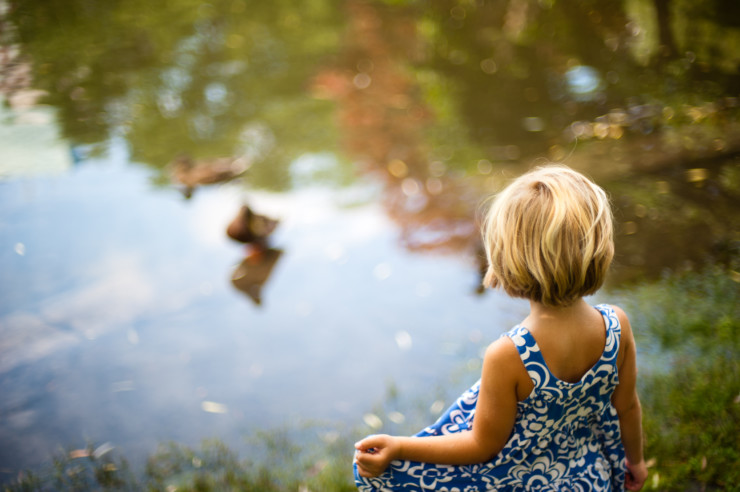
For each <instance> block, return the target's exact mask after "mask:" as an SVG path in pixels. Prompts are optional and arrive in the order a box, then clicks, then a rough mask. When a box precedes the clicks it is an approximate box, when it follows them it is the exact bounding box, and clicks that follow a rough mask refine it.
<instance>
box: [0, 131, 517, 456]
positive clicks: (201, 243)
mask: <svg viewBox="0 0 740 492" xmlns="http://www.w3.org/2000/svg"><path fill="white" fill-rule="evenodd" d="M126 160H127V157H126V155H125V153H124V151H123V150H122V148H121V146H120V145H114V146H113V152H112V155H111V157H110V158H109V159H104V160H97V161H95V160H93V161H89V162H82V163H81V164H79V165H78V166H77V167H74V168H72V169H71V170H70V171H69V172H68V173H67V174H64V175H61V176H56V177H38V178H34V179H16V180H11V181H6V182H3V183H2V184H0V192H1V193H0V209H2V211H3V216H4V217H5V218H6V221H5V224H4V226H3V235H2V236H3V253H2V256H0V261H1V262H2V269H1V270H2V272H3V274H2V276H3V283H2V285H3V295H2V297H1V298H0V320H1V321H0V326H2V327H3V328H2V331H3V337H2V340H3V349H2V353H3V357H2V360H0V383H1V384H2V387H3V394H4V398H3V414H4V415H6V417H7V418H4V419H3V420H2V423H1V424H0V439H1V440H2V441H3V442H4V443H5V445H4V446H3V451H2V452H0V453H1V455H0V462H2V463H3V466H4V467H8V468H14V467H21V466H26V465H29V464H33V463H37V460H39V459H40V458H41V457H43V456H46V455H47V453H49V452H53V451H54V450H55V449H56V448H57V446H67V445H71V446H78V447H79V446H83V445H84V444H85V441H86V440H87V439H92V440H95V441H97V442H102V441H110V442H111V443H113V444H114V445H116V446H121V447H122V449H124V450H126V451H129V452H131V453H132V457H135V456H137V455H145V454H146V453H148V452H151V451H152V450H153V449H154V448H155V447H156V444H157V443H158V442H161V441H167V440H177V441H182V442H185V443H192V444H195V443H197V442H199V440H200V438H205V437H221V438H224V439H226V440H227V441H231V442H234V443H237V444H238V443H240V436H241V435H243V434H245V433H247V432H249V431H250V430H254V429H256V428H264V427H270V426H276V425H279V424H284V423H290V422H296V421H301V420H303V419H338V420H340V421H345V422H353V423H359V422H360V421H361V416H362V415H363V414H364V413H366V412H367V411H368V410H369V409H370V408H371V407H372V406H373V405H375V404H377V403H378V402H379V401H380V400H382V398H383V395H384V394H385V390H386V385H387V384H388V383H389V382H393V383H394V384H395V385H396V386H397V387H398V388H399V389H401V390H404V391H405V390H409V391H417V390H418V388H425V387H430V386H433V385H434V384H435V383H436V382H437V381H438V380H439V375H440V372H442V373H447V372H450V371H452V370H453V369H457V368H459V366H460V364H461V361H464V360H466V358H469V357H476V356H477V354H478V348H479V344H478V343H474V342H477V341H479V340H480V339H481V338H482V337H483V336H485V337H487V338H491V337H495V336H496V335H497V334H498V333H499V332H500V330H503V329H504V328H505V327H506V326H508V325H510V324H511V323H513V322H515V321H516V319H517V318H518V317H519V316H520V315H521V314H522V312H523V310H522V309H523V306H522V305H520V304H518V303H511V302H510V301H509V300H508V299H505V298H504V297H503V296H500V295H497V294H493V295H490V296H487V297H483V298H481V297H478V296H476V294H475V287H476V284H477V281H478V277H477V271H476V268H475V263H474V262H473V261H472V259H471V258H465V257H461V258H460V257H458V258H456V257H447V258H445V257H437V256H434V255H415V254H412V253H409V252H407V251H406V250H404V249H403V248H401V247H400V246H399V241H398V231H397V229H396V228H395V227H394V225H393V223H392V222H391V221H390V220H389V219H388V218H387V216H386V215H385V214H384V213H383V210H382V209H381V208H380V207H379V206H378V205H377V204H375V203H374V202H373V201H370V200H367V201H366V202H365V203H360V204H356V203H355V202H356V201H357V199H358V197H359V198H362V197H368V198H371V197H372V196H373V194H374V193H375V189H374V188H373V187H365V188H363V187H361V186H357V187H354V188H350V189H340V190H332V189H329V188H322V187H305V188H299V189H297V190H295V191H293V192H290V193H282V194H275V193H267V192H252V193H249V200H248V201H249V203H250V205H251V206H252V207H254V208H255V209H258V210H260V211H261V212H262V213H265V214H267V215H270V216H273V217H276V218H279V219H280V225H279V227H278V229H277V230H276V232H275V233H274V235H273V237H272V238H271V245H272V246H274V247H278V248H280V249H282V250H283V251H284V253H283V255H282V256H281V257H280V258H279V260H278V261H277V263H276V266H275V268H274V269H273V271H272V274H271V276H270V278H269V279H268V280H267V282H266V283H265V285H264V287H263V291H262V297H263V302H262V304H261V305H260V306H258V305H257V304H256V303H255V302H253V300H252V299H251V298H250V297H248V296H247V295H246V294H245V293H243V292H241V291H239V290H238V289H236V288H235V287H234V286H233V285H232V284H231V282H230V278H231V275H232V273H233V272H234V270H235V269H236V268H237V266H238V264H239V263H240V261H241V260H242V259H243V257H244V255H245V254H246V249H245V246H243V245H241V244H238V243H236V242H233V241H231V240H230V239H228V238H227V237H226V235H225V229H226V225H227V224H228V222H229V221H230V220H231V219H232V217H233V215H234V213H235V211H236V210H237V209H238V207H239V205H240V204H241V203H242V202H243V200H244V198H245V196H244V192H243V189H241V188H240V187H239V186H237V185H234V184H232V185H220V186H216V187H212V188H202V189H199V190H198V192H197V193H196V194H195V195H194V197H193V198H192V199H191V200H189V201H186V200H184V199H183V198H182V196H181V195H180V193H179V192H177V191H176V190H174V189H157V188H154V187H153V186H152V184H151V183H150V177H151V173H150V171H148V170H147V169H146V168H142V167H138V166H132V165H130V164H128V163H127V161H126ZM348 204H349V206H348ZM18 245H22V247H21V246H18ZM450 303H452V304H453V305H454V306H455V309H454V310H450V309H449V306H450ZM494 313H495V315H494ZM483 331H484V332H485V333H486V334H485V335H482V334H481V332H483ZM471 338H472V340H473V341H471ZM432 368H433V369H432ZM430 403H431V402H430Z"/></svg>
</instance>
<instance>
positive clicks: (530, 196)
mask: <svg viewBox="0 0 740 492" xmlns="http://www.w3.org/2000/svg"><path fill="white" fill-rule="evenodd" d="M483 242H484V246H485V250H486V259H487V260H488V271H487V272H486V275H485V278H484V279H483V285H484V286H486V287H502V288H503V289H504V290H505V291H506V293H507V294H509V295H510V296H513V297H522V298H525V299H529V300H531V301H536V302H539V303H542V304H544V305H546V306H554V307H565V306H569V305H571V304H573V303H574V302H575V301H577V300H578V299H580V298H581V297H583V296H585V295H589V294H593V293H594V292H596V291H597V290H599V288H600V287H601V285H602V284H603V283H604V278H605V276H606V272H607V270H608V269H609V265H610V264H611V261H612V258H613V257H614V240H613V231H612V212H611V207H610V205H609V199H608V198H607V196H606V193H605V192H604V190H602V189H601V188H600V187H599V186H597V185H596V184H595V183H593V182H592V181H591V180H589V179H588V178H586V177H585V176H583V175H582V174H580V173H578V172H576V171H573V170H572V169H570V168H568V167H566V166H562V165H548V166H543V167H539V168H536V169H534V170H532V171H530V172H528V173H526V174H524V175H522V176H520V177H519V178H517V179H516V180H514V181H513V182H512V183H511V184H510V185H509V186H507V187H506V188H505V189H504V190H503V191H502V192H501V193H499V194H498V195H496V197H495V198H494V200H493V202H492V204H491V206H490V209H489V210H488V214H487V215H486V217H485V220H484V223H483Z"/></svg>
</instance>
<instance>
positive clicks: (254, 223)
mask: <svg viewBox="0 0 740 492" xmlns="http://www.w3.org/2000/svg"><path fill="white" fill-rule="evenodd" d="M279 223H280V221H278V220H276V219H271V218H270V217H266V216H264V215H260V214H258V213H255V212H254V211H253V210H252V209H251V208H249V206H247V205H242V206H241V208H240V209H239V212H238V213H237V215H236V217H234V219H233V220H232V221H231V222H230V223H229V225H228V226H227V227H226V235H227V236H229V237H230V238H231V239H233V240H234V241H238V242H240V243H246V244H253V245H256V246H264V245H265V243H266V241H267V238H268V236H269V235H270V234H272V232H273V231H274V230H275V228H276V227H277V226H278V224H279Z"/></svg>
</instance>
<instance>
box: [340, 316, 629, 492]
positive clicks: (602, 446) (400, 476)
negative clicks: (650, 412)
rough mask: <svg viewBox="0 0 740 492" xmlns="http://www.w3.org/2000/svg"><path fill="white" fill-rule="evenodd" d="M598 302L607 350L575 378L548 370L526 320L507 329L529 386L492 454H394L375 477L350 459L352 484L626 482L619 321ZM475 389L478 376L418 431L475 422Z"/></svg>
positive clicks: (459, 489)
mask: <svg viewBox="0 0 740 492" xmlns="http://www.w3.org/2000/svg"><path fill="white" fill-rule="evenodd" d="M596 309H598V310H599V311H600V312H601V314H602V316H603V317H604V322H605V325H606V344H605V347H604V353H603V354H602V356H601V359H599V361H598V362H597V363H596V364H595V365H594V366H593V367H592V368H591V369H590V370H589V371H588V372H587V373H586V374H584V376H583V377H582V378H581V380H580V381H578V382H576V383H568V382H565V381H561V380H559V379H558V378H556V377H555V376H554V375H553V374H552V373H551V372H550V370H549V369H548V367H547V365H546V364H545V360H544V359H543V357H542V354H541V353H540V349H539V347H538V346H537V342H536V341H535V340H534V338H533V337H532V335H531V334H530V333H529V331H528V330H527V329H526V328H525V327H523V326H521V325H520V326H516V327H514V328H513V329H511V330H510V331H509V332H507V333H506V334H505V335H504V336H508V337H509V338H511V340H512V341H513V342H514V344H515V345H516V348H517V350H518V351H519V356H520V357H521V359H522V361H523V362H524V366H525V367H526V369H527V372H528V373H529V376H530V377H531V378H532V382H533V383H534V389H533V390H532V392H531V393H530V395H529V396H528V397H527V398H526V399H525V400H523V401H520V402H519V403H518V407H517V417H516V421H515V423H514V428H513V430H512V433H511V436H510V437H509V440H508V441H507V443H506V445H505V446H504V448H503V449H502V450H501V452H500V453H499V454H498V455H496V457H495V458H493V459H492V460H491V461H489V462H486V463H481V464H475V465H464V466H460V465H456V466H452V465H435V464H430V463H419V462H413V461H393V462H392V463H391V465H390V466H389V467H388V469H387V470H386V471H385V473H383V474H382V475H380V476H379V477H374V478H363V477H360V476H359V475H358V474H357V465H355V466H354V471H355V482H356V484H357V488H358V489H359V490H360V491H362V492H370V491H396V490H400V491H416V490H439V491H448V492H451V491H456V492H475V491H482V490H506V491H525V490H526V491H530V490H538V491H564V490H568V491H592V490H593V491H596V490H598V491H604V490H614V491H621V490H624V478H625V458H624V448H623V447H622V442H621V438H620V431H619V420H618V418H617V412H616V410H615V409H614V407H613V406H612V405H611V396H612V393H613V392H614V389H615V388H616V386H617V383H618V375H617V354H618V353H619V340H620V333H621V327H620V325H619V320H618V318H617V316H616V314H615V312H614V310H613V309H612V308H611V307H609V306H607V305H599V306H596ZM479 389H480V381H478V382H477V383H476V384H475V385H473V387H472V388H470V389H469V390H468V391H466V392H465V393H464V394H463V395H462V396H461V397H460V398H459V399H458V400H457V401H456V402H455V403H454V404H453V405H452V406H451V407H450V408H449V409H448V410H447V411H446V412H445V413H444V415H442V417H440V419H439V420H438V421H437V422H436V423H434V424H433V425H431V426H429V427H427V428H426V429H424V430H423V431H421V432H419V433H418V434H417V436H432V435H439V434H451V433H454V432H461V431H465V430H468V429H472V427H473V425H474V417H475V405H476V402H477V400H478V391H479Z"/></svg>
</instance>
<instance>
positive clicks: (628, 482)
mask: <svg viewBox="0 0 740 492" xmlns="http://www.w3.org/2000/svg"><path fill="white" fill-rule="evenodd" d="M647 476H648V469H647V465H645V461H644V460H641V461H640V462H639V463H635V464H632V463H630V462H629V461H627V476H626V477H625V481H624V487H625V488H626V489H627V490H640V489H641V488H642V486H643V484H644V483H645V480H646V479H647Z"/></svg>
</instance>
